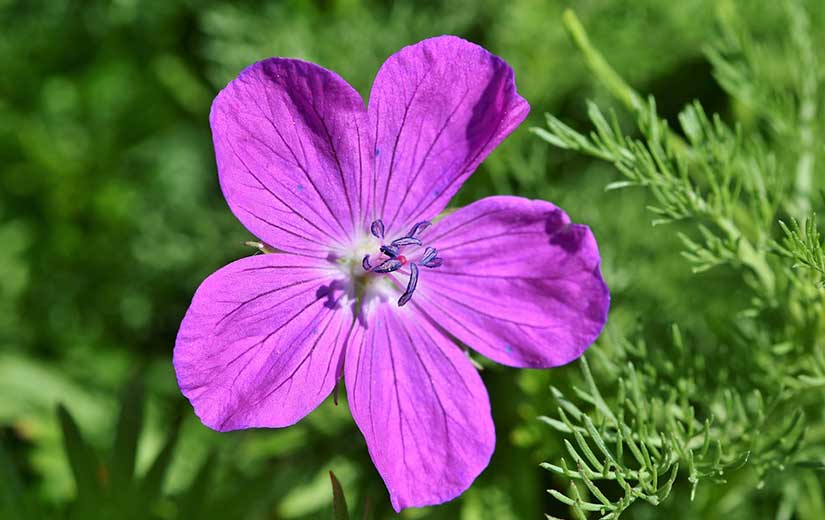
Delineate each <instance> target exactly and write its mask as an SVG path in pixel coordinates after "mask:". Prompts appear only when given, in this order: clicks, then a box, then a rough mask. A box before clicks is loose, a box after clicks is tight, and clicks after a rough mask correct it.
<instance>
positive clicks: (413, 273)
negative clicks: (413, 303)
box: [398, 264, 418, 307]
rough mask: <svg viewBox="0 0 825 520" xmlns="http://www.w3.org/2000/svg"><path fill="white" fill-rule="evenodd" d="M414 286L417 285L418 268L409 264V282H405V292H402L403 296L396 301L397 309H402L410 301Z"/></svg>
mask: <svg viewBox="0 0 825 520" xmlns="http://www.w3.org/2000/svg"><path fill="white" fill-rule="evenodd" d="M416 285H418V266H417V265H415V264H410V281H409V282H407V290H406V291H404V294H402V295H401V298H399V299H398V306H399V307H403V306H404V305H406V303H407V302H408V301H410V298H412V295H413V293H414V292H415V286H416Z"/></svg>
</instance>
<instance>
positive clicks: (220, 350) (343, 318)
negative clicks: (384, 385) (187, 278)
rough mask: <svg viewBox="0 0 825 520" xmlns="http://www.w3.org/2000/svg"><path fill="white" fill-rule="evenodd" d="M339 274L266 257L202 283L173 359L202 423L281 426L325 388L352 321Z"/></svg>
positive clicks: (302, 261) (311, 263)
mask: <svg viewBox="0 0 825 520" xmlns="http://www.w3.org/2000/svg"><path fill="white" fill-rule="evenodd" d="M336 272H337V271H336V270H333V268H332V267H331V266H329V265H324V264H322V263H321V262H319V261H318V260H315V259H307V258H304V257H300V256H296V255H290V254H266V255H258V256H252V257H247V258H242V259H240V260H237V261H235V262H233V263H231V264H229V265H227V266H225V267H223V268H222V269H220V270H218V271H217V272H215V273H214V274H212V275H211V276H210V277H209V278H207V279H206V280H205V281H204V282H203V283H202V284H201V286H200V287H199V288H198V290H197V292H196V293H195V296H194V298H193V299H192V305H191V306H190V307H189V310H188V311H187V312H186V316H185V317H184V319H183V323H181V326H180V330H179V332H178V337H177V340H176V342H175V352H174V365H175V372H176V374H177V377H178V384H179V385H180V388H181V391H182V392H183V394H184V395H185V396H186V397H187V398H188V399H189V401H190V402H191V403H192V406H194V408H195V413H196V414H197V415H198V417H200V419H201V421H203V423H204V424H205V425H206V426H209V427H210V428H212V429H215V430H218V431H227V430H237V429H242V428H253V427H270V428H274V427H281V426H288V425H290V424H294V423H295V422H297V421H298V420H299V419H301V418H302V417H304V416H305V415H306V414H308V413H309V412H310V411H312V410H313V409H314V408H315V407H317V406H318V405H319V404H320V403H321V402H322V401H323V400H324V399H325V398H326V397H327V396H328V395H329V393H330V392H331V391H332V389H333V387H334V385H335V382H336V373H337V370H338V363H339V362H340V359H341V351H342V349H343V344H344V342H345V340H346V337H347V335H348V334H349V330H350V326H351V323H352V313H351V311H350V309H349V308H348V307H346V306H341V305H340V297H341V295H342V291H340V290H338V287H339V285H338V283H337V282H335V281H334V273H336Z"/></svg>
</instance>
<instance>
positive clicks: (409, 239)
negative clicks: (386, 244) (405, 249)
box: [391, 237, 421, 247]
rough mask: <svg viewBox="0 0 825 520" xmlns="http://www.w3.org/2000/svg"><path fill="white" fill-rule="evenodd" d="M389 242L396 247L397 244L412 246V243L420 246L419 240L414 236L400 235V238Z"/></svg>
mask: <svg viewBox="0 0 825 520" xmlns="http://www.w3.org/2000/svg"><path fill="white" fill-rule="evenodd" d="M391 244H392V245H394V246H396V247H398V246H412V245H415V246H420V245H421V241H420V240H418V239H417V238H415V237H401V238H397V239H395V240H393V241H392V242H391Z"/></svg>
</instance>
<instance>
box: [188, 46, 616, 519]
mask: <svg viewBox="0 0 825 520" xmlns="http://www.w3.org/2000/svg"><path fill="white" fill-rule="evenodd" d="M528 111H529V106H528V104H527V102H526V101H525V100H524V99H523V98H521V97H520V96H519V95H518V93H517V92H516V87H515V83H514V80H513V71H512V70H511V69H510V67H509V66H508V65H507V63H505V62H504V61H502V60H501V59H500V58H498V57H496V56H493V55H492V54H490V53H488V52H487V51H485V50H484V49H482V48H481V47H479V46H477V45H474V44H471V43H469V42H466V41H464V40H462V39H459V38H456V37H453V36H442V37H438V38H432V39H429V40H425V41H423V42H420V43H418V44H416V45H413V46H410V47H406V48H404V49H402V50H401V51H399V52H398V53H396V54H395V55H393V56H391V57H390V58H389V59H388V60H387V61H386V63H384V65H383V66H382V67H381V70H380V71H379V72H378V76H377V77H376V79H375V83H374V84H373V87H372V92H371V93H370V99H369V105H368V107H365V106H364V102H363V101H362V99H361V97H360V96H359V95H358V93H357V92H356V91H355V90H354V89H353V88H352V87H351V86H350V85H349V84H347V83H346V82H345V81H344V80H342V79H341V78H340V77H339V76H338V75H337V74H335V73H333V72H330V71H328V70H326V69H324V68H321V67H319V66H317V65H313V64H311V63H306V62H303V61H298V60H293V59H283V58H272V59H268V60H264V61H261V62H259V63H256V64H254V65H252V66H250V67H248V68H247V69H246V70H244V71H243V72H242V73H241V74H240V76H238V78H237V79H235V80H234V81H232V82H231V83H229V85H227V87H226V88H225V89H224V90H222V91H221V93H220V94H219V95H218V97H217V98H216V99H215V102H214V104H213V105H212V113H211V117H210V121H211V125H212V132H213V136H214V141H215V154H216V156H217V163H218V173H219V178H220V184H221V188H222V189H223V193H224V195H225V197H226V200H227V201H228V203H229V206H230V207H231V208H232V211H233V212H234V214H235V215H236V216H237V217H238V219H239V220H240V221H241V222H242V223H243V224H244V225H245V226H246V228H247V229H249V231H250V232H252V233H253V234H254V235H256V236H257V237H258V238H259V239H260V240H262V241H263V242H265V243H266V244H268V245H270V246H272V247H273V248H275V249H277V250H278V251H280V252H279V253H276V254H262V255H257V256H251V257H248V258H242V259H240V260H238V261H235V262H233V263H231V264H229V265H227V266H225V267H223V268H222V269H220V270H218V271H217V272H215V273H214V274H212V275H211V276H210V277H209V278H207V279H206V280H205V281H204V282H203V284H202V285H201V286H200V287H199V288H198V290H197V292H196V293H195V296H194V298H193V300H192V305H191V306H190V308H189V310H188V311H187V313H186V316H185V317H184V319H183V323H182V324H181V327H180V331H179V333H178V337H177V341H176V344H175V353H174V364H175V370H176V372H177V377H178V383H179V384H180V388H181V390H182V392H183V394H184V395H185V396H186V397H187V398H188V399H189V400H190V401H191V403H192V405H193V406H194V408H195V413H197V415H198V417H200V419H201V420H202V421H203V423H204V424H205V425H207V426H209V427H210V428H213V429H215V430H219V431H227V430H237V429H242V428H255V427H267V428H276V427H282V426H288V425H291V424H294V423H295V422H297V421H299V420H300V419H301V418H302V417H304V416H305V415H307V414H308V413H309V412H310V411H312V410H313V409H314V408H315V407H317V406H318V405H319V404H320V403H321V402H322V401H323V400H324V399H325V398H326V397H327V396H329V395H330V393H331V392H332V391H333V388H334V387H335V386H336V384H337V383H338V381H339V379H341V378H342V377H343V378H344V380H345V383H346V389H347V395H348V401H349V406H350V408H351V411H352V415H353V417H354V418H355V421H356V423H357V424H358V427H359V428H360V429H361V432H362V433H363V434H364V437H365V438H366V442H367V446H368V448H369V453H370V456H371V458H372V460H373V462H374V463H375V466H376V467H377V469H378V471H379V472H380V474H381V476H382V477H383V478H384V481H385V482H386V484H387V488H388V489H389V492H390V496H391V499H392V504H393V506H394V507H395V509H396V510H397V511H400V510H401V509H402V508H405V507H410V506H424V505H429V504H438V503H441V502H445V501H447V500H450V499H452V498H454V497H456V496H458V495H459V494H461V493H462V492H463V491H464V490H466V489H467V488H468V487H469V486H470V484H471V483H472V481H473V480H474V479H475V478H476V477H477V476H478V475H479V473H481V471H482V470H483V469H484V467H485V466H487V463H488V462H489V460H490V456H491V454H492V452H493V447H494V444H495V432H494V428H493V422H492V419H491V416H490V404H489V400H488V397H487V392H486V390H485V388H484V385H483V384H482V381H481V378H480V377H479V374H478V372H477V371H476V370H475V369H474V368H473V366H472V364H471V362H470V360H469V359H467V356H466V354H465V353H464V352H463V351H462V349H461V347H459V346H458V345H457V344H456V340H458V341H460V342H461V343H464V344H466V345H468V346H470V347H472V348H473V349H475V350H476V351H478V352H479V353H481V354H483V355H485V356H487V357H489V358H490V359H493V360H495V361H497V362H499V363H503V364H505V365H509V366H515V367H534V368H543V367H553V366H558V365H563V364H565V363H568V362H570V361H572V360H574V359H576V358H578V357H579V356H580V355H581V354H582V352H583V351H584V350H585V349H586V348H587V347H588V346H589V345H590V344H591V343H592V342H593V341H594V340H595V338H596V337H597V336H598V335H599V332H600V331H601V329H602V326H603V325H604V323H605V320H606V318H607V309H608V304H609V294H608V289H607V287H606V285H605V284H604V282H603V281H602V277H601V274H600V272H599V253H598V249H597V246H596V241H595V240H594V238H593V235H592V234H591V232H590V230H589V229H588V228H587V227H585V226H582V225H578V224H572V223H571V222H570V220H569V218H568V217H567V215H566V214H565V213H564V212H563V211H562V210H560V209H559V208H557V207H555V206H554V205H552V204H550V203H549V202H545V201H540V200H527V199H522V198H518V197H509V196H498V197H489V198H486V199H483V200H480V201H478V202H475V203H473V204H471V205H469V206H467V207H465V208H462V209H459V210H457V211H455V212H454V213H451V214H449V215H447V216H445V217H443V218H442V219H441V220H437V221H436V217H437V216H438V215H439V213H440V212H441V211H442V210H443V209H444V208H445V207H446V206H447V204H448V203H449V201H450V198H451V197H452V196H453V195H454V194H455V193H456V191H457V190H458V189H459V187H461V185H462V184H463V183H464V181H465V180H467V178H468V177H469V176H470V175H471V174H472V173H473V171H474V170H475V169H476V167H477V166H478V165H479V163H481V161H482V160H484V158H485V157H486V156H487V155H488V154H489V153H490V152H491V151H492V150H493V148H495V146H496V145H498V143H500V142H501V141H502V140H503V139H504V138H505V137H506V136H507V135H508V134H510V132H512V131H513V130H514V129H515V128H516V127H517V126H518V125H519V124H520V123H521V122H522V120H524V118H525V117H526V116H527V113H528Z"/></svg>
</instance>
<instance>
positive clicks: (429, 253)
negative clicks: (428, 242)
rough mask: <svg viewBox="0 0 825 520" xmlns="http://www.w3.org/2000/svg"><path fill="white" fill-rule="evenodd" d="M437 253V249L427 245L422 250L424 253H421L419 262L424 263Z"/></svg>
mask: <svg viewBox="0 0 825 520" xmlns="http://www.w3.org/2000/svg"><path fill="white" fill-rule="evenodd" d="M437 254H438V251H436V250H435V248H434V247H428V248H427V249H425V250H424V254H423V255H421V263H422V264H426V263H427V262H429V261H430V260H432V259H433V258H435V256H436V255H437Z"/></svg>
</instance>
